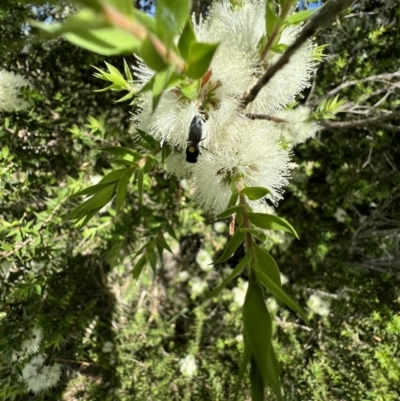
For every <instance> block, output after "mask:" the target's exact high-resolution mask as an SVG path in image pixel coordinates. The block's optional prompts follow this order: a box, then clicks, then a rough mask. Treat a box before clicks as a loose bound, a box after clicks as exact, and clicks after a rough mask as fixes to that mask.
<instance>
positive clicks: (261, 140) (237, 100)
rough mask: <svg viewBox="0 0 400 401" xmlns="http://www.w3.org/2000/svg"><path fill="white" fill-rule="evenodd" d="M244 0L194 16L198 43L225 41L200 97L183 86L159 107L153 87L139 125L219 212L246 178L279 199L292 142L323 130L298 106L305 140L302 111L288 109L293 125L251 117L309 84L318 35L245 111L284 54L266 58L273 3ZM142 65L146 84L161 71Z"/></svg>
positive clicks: (292, 30) (291, 32)
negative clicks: (195, 135) (191, 142)
mask: <svg viewBox="0 0 400 401" xmlns="http://www.w3.org/2000/svg"><path fill="white" fill-rule="evenodd" d="M242 4H243V5H242V6H241V7H233V6H232V5H231V3H230V2H229V1H228V0H223V1H221V2H217V3H215V4H214V5H213V6H212V7H211V8H210V10H209V14H208V17H207V19H206V20H203V19H200V21H199V22H198V23H196V22H195V21H193V25H194V31H195V34H196V39H197V40H198V41H202V42H208V43H218V44H219V46H218V48H217V51H216V53H215V55H214V57H213V59H212V61H211V64H210V67H209V70H208V72H207V73H206V74H205V75H204V76H203V78H202V80H201V85H200V90H199V93H198V95H197V98H195V99H194V100H189V99H188V98H186V97H185V96H184V95H183V92H182V91H181V88H180V86H179V84H178V85H177V86H175V87H172V88H169V89H167V90H166V91H165V92H164V93H163V94H162V96H161V99H160V102H159V104H158V106H157V108H156V110H155V112H154V113H153V112H152V95H151V94H150V93H149V92H145V93H143V94H142V96H141V98H140V100H139V102H138V105H139V111H138V112H137V114H136V115H135V117H134V124H135V126H136V127H138V128H140V129H142V130H143V131H145V132H147V133H148V134H150V135H151V136H153V137H154V138H155V139H157V140H158V141H159V142H160V144H167V145H168V146H170V148H171V149H172V154H171V155H170V156H169V157H168V158H167V160H166V168H167V170H168V171H169V172H170V173H171V174H175V175H176V176H177V177H178V178H186V179H188V182H189V184H190V186H191V187H192V188H194V196H195V198H196V200H197V201H198V202H199V203H200V204H201V205H202V206H203V207H204V208H205V209H208V210H212V211H214V212H217V213H218V212H220V211H222V210H223V209H224V208H226V206H227V204H228V201H229V198H230V196H231V194H232V191H231V184H232V181H233V180H234V179H235V177H238V176H241V177H242V178H243V181H244V183H245V185H247V186H261V187H266V188H268V189H269V191H270V194H269V195H268V196H267V197H268V198H269V199H270V200H271V201H272V202H273V203H274V204H276V203H277V202H278V201H279V200H280V199H281V198H282V193H283V187H284V186H285V185H287V182H288V178H289V174H290V169H291V165H290V146H288V143H289V144H294V143H295V142H296V143H297V142H299V141H300V140H302V138H306V137H308V136H311V135H313V133H314V132H315V126H314V125H312V126H311V125H309V126H307V124H309V123H307V121H306V117H304V113H303V112H302V109H301V108H299V109H297V113H298V114H301V116H300V117H301V124H303V125H302V126H301V132H300V134H301V135H300V137H301V138H300V137H297V138H294V136H293V132H294V130H296V129H297V128H299V127H300V126H299V125H296V124H295V123H294V117H295V113H296V112H295V111H291V112H287V113H286V112H285V113H284V116H285V117H287V123H285V124H284V123H277V122H274V121H268V119H253V118H252V116H250V115H249V114H263V115H264V116H266V117H268V116H277V115H278V114H279V113H283V110H284V107H286V106H287V105H288V104H289V103H291V102H293V101H294V100H295V97H296V96H297V95H298V94H299V93H300V92H301V91H302V90H303V89H304V88H306V87H307V86H309V84H310V76H311V73H312V71H313V69H314V67H315V62H314V61H313V49H314V44H313V42H312V41H310V42H307V43H306V44H305V45H303V46H302V47H301V48H300V49H299V50H298V51H297V52H296V53H295V54H294V55H293V56H292V57H291V58H290V61H289V63H288V64H286V65H285V66H284V67H283V68H282V69H281V70H280V71H278V73H277V74H276V75H275V76H274V77H273V78H272V79H271V80H270V81H269V82H268V84H267V85H266V86H264V87H263V88H262V90H261V91H260V93H259V94H258V96H257V98H256V99H255V100H254V101H253V102H252V103H250V104H249V105H248V106H247V107H246V108H245V109H243V104H242V101H243V98H244V97H245V96H246V94H247V93H248V91H249V90H250V89H251V88H252V87H253V86H254V84H255V83H256V82H258V80H259V78H260V77H261V76H262V75H263V74H264V73H265V71H266V69H267V68H268V66H269V65H271V64H274V63H275V62H276V61H277V60H278V59H279V57H280V54H277V53H274V52H272V51H269V52H267V54H266V55H265V58H264V59H263V60H261V52H262V49H260V40H261V39H262V38H263V37H264V36H265V35H266V32H265V2H264V1H255V0H247V1H246V0H245V1H243V2H242ZM299 31H300V28H299V27H298V26H297V27H292V26H288V27H286V28H285V29H284V30H283V31H282V32H281V35H280V39H279V44H285V45H290V44H291V43H292V42H293V41H294V40H295V38H296V35H297V34H298V33H299ZM135 70H136V77H137V81H136V86H137V89H138V90H140V89H141V88H142V87H143V86H144V85H145V84H146V83H147V82H148V81H149V80H150V79H151V77H152V76H153V75H154V72H152V71H151V70H150V69H149V68H148V67H147V66H146V65H145V64H144V63H139V65H138V67H136V68H135ZM186 84H187V83H186ZM290 113H292V114H290ZM195 117H198V118H200V119H201V121H202V141H201V142H199V146H200V148H199V149H200V152H201V155H200V156H199V157H198V159H197V162H196V160H195V161H192V162H191V163H188V162H187V161H186V155H185V149H186V147H187V144H188V135H189V127H190V125H191V122H192V121H193V119H194V118H195ZM291 117H293V118H291ZM281 119H285V118H284V117H282V118H281ZM299 123H300V122H299ZM306 131H307V133H305V132H306ZM289 134H291V136H290V137H288V135H289Z"/></svg>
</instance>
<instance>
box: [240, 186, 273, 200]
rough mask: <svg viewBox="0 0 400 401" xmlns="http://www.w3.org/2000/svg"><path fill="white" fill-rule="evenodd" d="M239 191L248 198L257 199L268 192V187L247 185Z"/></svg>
mask: <svg viewBox="0 0 400 401" xmlns="http://www.w3.org/2000/svg"><path fill="white" fill-rule="evenodd" d="M240 193H242V194H243V195H246V196H247V197H248V198H249V199H250V200H257V199H260V198H264V197H265V196H266V195H268V194H269V193H270V191H269V189H267V188H263V187H249V188H244V189H242V190H241V191H240Z"/></svg>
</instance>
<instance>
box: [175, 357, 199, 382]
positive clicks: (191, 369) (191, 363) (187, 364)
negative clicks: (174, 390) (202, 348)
mask: <svg viewBox="0 0 400 401" xmlns="http://www.w3.org/2000/svg"><path fill="white" fill-rule="evenodd" d="M179 370H180V372H181V373H182V374H183V376H186V377H193V376H194V374H195V373H196V371H197V363H196V358H195V357H194V356H193V355H190V354H189V355H186V356H185V357H184V358H182V359H180V360H179Z"/></svg>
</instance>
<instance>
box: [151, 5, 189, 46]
mask: <svg viewBox="0 0 400 401" xmlns="http://www.w3.org/2000/svg"><path fill="white" fill-rule="evenodd" d="M191 7H192V2H191V0H158V1H157V8H156V24H157V33H158V36H159V37H160V38H161V39H162V41H163V42H164V43H165V44H166V45H167V46H168V47H170V46H171V45H172V43H173V40H174V38H175V36H176V35H177V34H178V33H179V32H180V31H181V29H182V28H183V26H184V25H185V22H186V21H187V20H188V16H189V13H190V9H191Z"/></svg>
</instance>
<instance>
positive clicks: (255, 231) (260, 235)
mask: <svg viewBox="0 0 400 401" xmlns="http://www.w3.org/2000/svg"><path fill="white" fill-rule="evenodd" d="M240 231H241V232H242V233H245V234H251V235H254V236H255V237H256V238H258V239H259V240H260V241H262V242H264V241H265V240H266V239H267V236H266V235H265V233H264V231H262V230H258V229H256V228H240Z"/></svg>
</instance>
